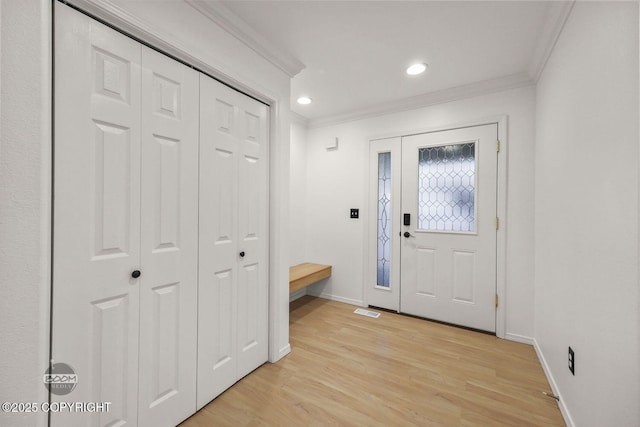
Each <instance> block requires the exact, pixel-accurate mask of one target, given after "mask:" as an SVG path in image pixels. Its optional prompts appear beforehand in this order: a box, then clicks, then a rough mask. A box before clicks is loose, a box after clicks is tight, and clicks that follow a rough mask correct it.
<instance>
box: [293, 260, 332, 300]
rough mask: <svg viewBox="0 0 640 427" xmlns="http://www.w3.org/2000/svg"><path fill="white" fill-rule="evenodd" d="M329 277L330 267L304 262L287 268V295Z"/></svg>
mask: <svg viewBox="0 0 640 427" xmlns="http://www.w3.org/2000/svg"><path fill="white" fill-rule="evenodd" d="M329 276H331V266H330V265H324V264H313V263H310V262H305V263H302V264H298V265H294V266H293V267H289V293H291V292H295V291H297V290H298V289H302V288H304V287H305V286H308V285H310V284H312V283H315V282H318V281H320V280H322V279H326V278H327V277H329Z"/></svg>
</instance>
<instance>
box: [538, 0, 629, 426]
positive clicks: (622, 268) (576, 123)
mask: <svg viewBox="0 0 640 427" xmlns="http://www.w3.org/2000/svg"><path fill="white" fill-rule="evenodd" d="M637 8H638V4H637V3H618V2H607V3H591V2H577V3H576V4H575V6H574V8H573V11H572V12H571V15H570V16H569V19H568V20H567V23H566V25H565V27H564V30H563V32H562V34H561V36H560V38H559V40H558V42H557V44H556V47H555V49H554V52H553V54H552V56H551V57H550V59H549V61H548V63H547V65H546V68H545V70H544V72H543V74H542V77H541V79H540V81H539V82H538V87H537V114H536V117H537V132H536V151H535V164H536V171H535V176H536V180H535V185H536V200H535V204H536V213H535V241H536V243H535V256H536V268H535V293H536V304H535V306H536V312H535V331H536V340H537V343H538V345H539V349H540V351H541V354H542V355H543V359H544V360H545V362H546V364H547V368H548V372H549V373H550V374H551V376H552V378H553V380H554V382H555V384H556V386H557V392H558V393H559V394H560V399H561V404H562V405H563V406H564V408H565V410H566V412H567V413H568V414H569V415H570V417H571V418H572V419H573V423H574V424H575V425H576V426H580V427H583V426H584V427H589V426H594V427H599V426H617V427H624V426H628V427H634V426H638V425H640V414H639V412H638V411H639V409H638V408H639V406H638V402H640V394H639V385H640V373H639V371H638V365H639V363H640V362H639V360H640V354H639V352H638V346H639V343H638V341H639V340H640V330H639V329H638V322H639V319H638V317H639V313H638V297H639V295H638V293H639V289H638V170H639V164H638V136H639V135H638V77H639V73H638V10H637ZM568 346H571V347H572V348H573V349H574V351H575V357H576V367H575V376H573V375H571V373H570V372H569V370H568V369H567V359H568V355H567V353H568Z"/></svg>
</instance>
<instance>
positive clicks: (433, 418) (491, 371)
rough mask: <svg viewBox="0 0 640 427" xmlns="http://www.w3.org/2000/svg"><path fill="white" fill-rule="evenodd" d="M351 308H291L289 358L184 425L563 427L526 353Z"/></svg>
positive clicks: (482, 337) (519, 347)
mask: <svg viewBox="0 0 640 427" xmlns="http://www.w3.org/2000/svg"><path fill="white" fill-rule="evenodd" d="M355 308H356V307H354V306H351V305H347V304H342V303H338V302H335V301H329V300H325V299H320V298H313V297H310V296H305V297H302V298H300V299H298V300H296V301H294V302H293V303H292V304H291V314H290V325H291V329H290V342H291V346H292V352H291V354H289V355H288V356H286V357H285V358H284V359H283V360H281V361H279V362H278V363H276V364H270V363H267V364H265V365H263V366H261V367H260V368H258V369H257V370H256V371H254V372H253V373H251V374H249V375H248V376H247V377H245V378H244V379H242V380H240V381H239V382H238V383H236V384H235V385H234V386H233V387H231V388H230V389H229V390H227V391H226V392H224V393H223V394H222V395H220V396H219V397H218V398H217V399H215V400H214V401H213V402H211V403H209V404H208V405H207V406H205V407H204V408H203V409H202V410H200V411H199V412H198V413H197V414H195V415H193V416H192V417H191V418H189V419H188V420H186V421H185V422H184V423H182V424H181V426H182V427H213V426H216V427H218V426H324V425H339V426H349V425H352V426H412V425H415V426H491V427H493V426H518V427H523V426H564V425H565V424H564V421H563V419H562V416H561V414H560V411H559V409H558V406H557V404H556V402H555V401H554V400H553V399H551V398H548V397H545V396H544V395H542V391H550V387H549V385H548V383H547V380H546V378H545V376H544V373H543V371H542V367H541V366H540V362H539V361H538V359H537V356H536V354H535V351H534V349H533V348H532V347H531V346H528V345H525V344H519V343H515V342H511V341H506V340H500V339H498V338H496V337H494V336H490V335H486V334H482V333H478V332H473V331H468V330H464V329H460V328H455V327H451V326H446V325H442V324H438V323H434V322H429V321H426V320H421V319H415V318H411V317H407V316H401V315H397V314H394V313H387V312H382V315H381V316H380V317H379V318H378V319H373V318H369V317H365V316H360V315H357V314H354V313H353V311H354V309H355Z"/></svg>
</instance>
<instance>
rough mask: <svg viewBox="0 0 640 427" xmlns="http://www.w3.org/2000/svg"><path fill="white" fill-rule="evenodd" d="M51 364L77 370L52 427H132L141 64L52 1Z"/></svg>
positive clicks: (116, 40)
mask: <svg viewBox="0 0 640 427" xmlns="http://www.w3.org/2000/svg"><path fill="white" fill-rule="evenodd" d="M55 14H56V25H55V31H56V34H55V37H56V49H55V73H56V78H55V83H54V84H55V106H54V109H55V115H56V126H55V158H54V167H55V177H54V180H55V181H54V182H55V188H54V197H55V202H54V239H53V242H54V273H53V274H54V275H53V325H52V326H53V349H52V350H53V361H54V362H55V363H58V362H64V363H67V364H69V365H71V367H72V368H73V369H74V370H75V372H76V374H77V375H78V382H77V386H76V388H75V390H73V391H72V392H71V393H70V394H68V395H64V396H57V395H55V394H52V400H54V401H75V402H78V401H80V402H83V401H84V402H91V401H94V402H112V404H111V406H110V410H109V412H104V413H86V412H85V413H63V412H58V413H51V425H52V426H64V427H69V426H83V427H84V426H89V425H100V426H104V425H118V426H128V425H136V422H137V419H136V414H137V400H138V326H139V321H138V310H139V308H138V307H139V286H140V282H141V279H143V278H139V279H134V278H132V277H131V272H132V271H133V270H136V269H138V268H139V266H140V233H139V224H140V66H139V64H140V55H141V47H140V45H139V44H138V43H136V42H135V41H133V40H131V39H129V38H127V37H125V36H123V35H121V34H119V33H117V32H115V31H113V30H111V29H109V28H107V27H105V26H104V25H102V24H99V23H97V22H96V21H93V20H91V19H89V18H88V17H86V16H84V15H82V14H80V13H78V12H76V11H74V10H72V9H70V8H69V7H67V6H64V5H61V4H59V3H57V2H56V4H55Z"/></svg>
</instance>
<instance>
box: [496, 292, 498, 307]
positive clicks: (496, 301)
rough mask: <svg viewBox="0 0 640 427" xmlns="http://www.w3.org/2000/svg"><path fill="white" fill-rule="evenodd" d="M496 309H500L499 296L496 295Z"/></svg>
mask: <svg viewBox="0 0 640 427" xmlns="http://www.w3.org/2000/svg"><path fill="white" fill-rule="evenodd" d="M496 308H498V294H496Z"/></svg>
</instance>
